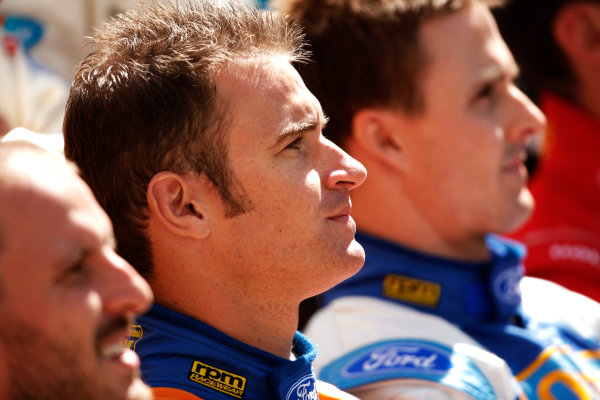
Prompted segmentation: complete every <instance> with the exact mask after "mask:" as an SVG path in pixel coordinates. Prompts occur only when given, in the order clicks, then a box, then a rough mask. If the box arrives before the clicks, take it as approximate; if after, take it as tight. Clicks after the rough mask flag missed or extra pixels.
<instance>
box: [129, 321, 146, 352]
mask: <svg viewBox="0 0 600 400" xmlns="http://www.w3.org/2000/svg"><path fill="white" fill-rule="evenodd" d="M142 336H144V330H143V329H142V326H141V325H130V326H129V336H128V337H127V341H126V342H125V347H127V348H128V349H131V350H133V351H135V345H136V344H137V342H139V341H140V339H141V338H142Z"/></svg>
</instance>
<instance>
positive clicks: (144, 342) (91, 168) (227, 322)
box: [64, 1, 366, 400]
mask: <svg viewBox="0 0 600 400" xmlns="http://www.w3.org/2000/svg"><path fill="white" fill-rule="evenodd" d="M93 43H94V44H95V46H96V48H97V51H95V52H94V53H92V54H90V55H89V56H88V57H86V58H85V59H84V60H83V62H82V64H81V68H80V70H79V71H78V73H77V76H76V77H75V81H74V84H73V86H72V88H71V94H70V97H69V101H68V104H67V110H66V117H65V124H64V134H65V155H66V157H67V158H69V159H71V160H73V161H75V162H76V164H77V165H78V166H79V167H80V168H81V171H82V175H83V177H84V179H85V180H86V181H87V182H88V183H89V184H90V186H91V187H92V190H93V191H94V193H95V194H96V196H97V198H98V199H99V201H100V203H101V204H102V206H103V207H104V208H105V209H106V211H107V213H108V214H109V216H110V217H111V219H112V221H113V224H114V226H115V232H116V237H117V240H118V243H119V248H118V250H119V253H120V254H121V255H122V256H123V257H124V258H125V259H127V260H128V261H130V262H131V263H132V265H134V266H135V267H136V268H137V269H138V271H140V272H142V274H143V275H144V276H145V277H147V278H148V280H149V282H150V285H151V287H152V288H153V290H154V291H155V296H156V304H155V305H154V306H153V307H152V309H151V311H150V312H149V313H147V314H146V315H144V316H142V317H141V318H140V319H139V324H138V326H135V327H134V328H133V330H132V334H131V340H132V347H134V348H135V350H136V352H137V353H138V354H139V355H140V358H141V360H142V373H143V377H144V380H145V381H146V382H147V383H148V384H150V386H152V387H153V389H154V394H155V396H156V397H158V398H161V399H162V398H165V399H167V398H168V399H180V398H185V399H197V398H202V399H215V400H218V399H229V400H230V399H231V398H244V399H245V400H254V399H257V400H258V399H260V400H263V399H282V400H284V399H285V400H288V399H305V398H316V397H317V396H321V398H322V399H328V398H335V399H337V398H350V397H351V396H349V395H347V394H344V393H342V392H340V391H338V390H333V389H332V388H331V387H330V386H324V387H321V386H320V384H319V386H318V387H316V381H315V378H314V375H313V373H312V360H313V358H314V357H315V350H314V349H313V347H312V344H311V343H310V342H309V341H308V340H307V339H306V338H304V337H303V336H302V335H300V334H296V333H295V331H296V326H297V323H298V305H299V303H300V302H301V301H302V300H303V299H305V298H307V297H310V296H313V295H316V294H318V293H320V292H323V291H325V290H326V289H329V288H331V287H332V286H334V285H335V284H337V283H339V282H340V281H342V280H343V279H345V278H347V277H349V276H350V275H352V274H354V273H355V272H356V271H357V270H358V269H359V268H360V267H361V266H362V264H363V262H364V252H363V249H362V247H361V246H360V245H359V244H358V243H357V242H356V241H355V240H354V233H355V225H354V221H353V219H352V218H351V217H350V211H351V205H350V197H349V192H350V190H352V189H354V188H356V187H357V186H359V185H360V184H361V183H362V182H363V180H364V179H365V175H366V172H365V169H364V168H363V166H362V165H361V164H359V163H358V162H356V160H354V159H352V158H351V157H349V156H348V155H347V154H346V153H344V152H343V151H342V150H340V149H339V148H338V147H337V146H335V145H334V144H333V143H332V142H330V141H329V140H327V139H325V138H324V137H323V135H322V133H321V131H322V129H323V127H324V125H325V123H326V118H325V116H324V115H323V112H322V110H321V106H320V104H319V102H318V101H317V99H316V98H315V97H314V96H313V95H312V94H311V93H310V92H309V91H308V90H307V89H306V87H305V86H304V83H303V82H302V80H301V79H300V77H299V75H298V73H297V72H296V71H295V69H294V68H293V67H292V65H291V64H290V61H292V60H297V59H301V58H302V51H301V47H300V46H301V34H300V32H299V30H298V28H297V27H296V26H295V25H293V24H291V23H290V22H289V21H288V20H286V19H285V18H283V17H282V16H280V15H278V14H276V13H273V12H266V11H261V10H259V9H257V8H255V7H252V6H250V5H248V4H245V3H243V2H229V1H226V2H222V1H221V2H209V1H206V2H185V3H181V2H180V3H179V4H160V3H157V4H154V5H152V6H150V7H148V8H141V9H139V10H137V11H136V12H130V13H127V14H125V15H121V16H120V17H118V18H117V19H115V20H113V21H112V22H111V23H110V24H108V25H105V26H104V27H103V29H102V30H101V31H99V32H98V33H97V34H96V35H95V37H94V40H93ZM292 354H293V357H292ZM292 358H293V360H292ZM317 392H319V394H317ZM328 393H329V394H328Z"/></svg>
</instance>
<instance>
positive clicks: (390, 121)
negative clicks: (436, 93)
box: [352, 108, 406, 169]
mask: <svg viewBox="0 0 600 400" xmlns="http://www.w3.org/2000/svg"><path fill="white" fill-rule="evenodd" d="M401 118H402V116H401V115H400V113H399V112H397V111H393V110H387V109H372V108H368V109H362V110H360V111H358V112H357V113H356V114H354V118H353V119H352V130H353V133H352V137H353V138H354V140H355V141H356V144H357V145H358V146H360V147H361V148H362V151H365V152H367V153H368V154H369V155H370V156H371V157H373V158H374V159H375V160H377V161H378V162H380V163H383V164H386V165H387V166H388V167H391V168H394V169H405V168H406V157H405V148H404V144H403V141H402V135H401V133H402V132H401V131H400V126H401V124H400V122H401Z"/></svg>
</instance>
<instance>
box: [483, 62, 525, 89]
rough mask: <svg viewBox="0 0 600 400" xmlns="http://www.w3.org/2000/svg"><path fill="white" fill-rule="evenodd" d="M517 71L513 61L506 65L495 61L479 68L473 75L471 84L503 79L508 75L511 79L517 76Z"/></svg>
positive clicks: (517, 68)
mask: <svg viewBox="0 0 600 400" xmlns="http://www.w3.org/2000/svg"><path fill="white" fill-rule="evenodd" d="M519 73H520V70H519V66H518V65H517V64H514V63H511V64H510V65H508V66H506V67H503V66H502V65H499V64H495V63H494V64H490V65H488V66H487V67H485V68H483V69H481V71H480V72H479V73H478V74H477V75H476V76H475V78H474V80H473V86H479V85H484V84H487V83H489V82H498V81H501V80H504V79H505V78H506V77H510V79H511V80H512V79H515V78H517V77H518V76H519Z"/></svg>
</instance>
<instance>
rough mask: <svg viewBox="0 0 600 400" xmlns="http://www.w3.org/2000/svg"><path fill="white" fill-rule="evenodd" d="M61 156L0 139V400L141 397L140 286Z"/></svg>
mask: <svg viewBox="0 0 600 400" xmlns="http://www.w3.org/2000/svg"><path fill="white" fill-rule="evenodd" d="M113 246H114V238H113V234H112V228H111V224H110V222H109V220H108V217H107V216H106V214H105V213H104V212H103V211H102V209H101V208H100V206H99V205H98V204H97V203H96V201H95V199H94V196H93V195H92V193H91V192H90V190H89V188H88V187H87V186H86V185H85V183H84V182H83V181H82V180H81V179H80V178H79V177H78V176H77V175H76V174H75V172H74V170H73V168H71V166H69V165H67V164H66V163H65V162H64V160H61V159H59V158H58V157H56V156H54V155H52V154H50V153H47V152H46V151H44V150H42V149H40V148H38V147H35V146H33V145H31V144H28V143H25V142H11V143H2V144H0V321H2V324H0V398H2V399H7V400H20V399H98V400H105V399H122V400H134V399H135V400H146V399H150V398H151V394H150V390H149V389H148V387H147V386H146V385H144V384H143V383H142V381H141V379H140V378H139V359H138V357H137V355H136V354H135V353H133V352H132V351H130V350H128V349H126V348H125V341H126V338H127V333H128V325H129V324H130V323H131V322H132V321H133V319H134V317H135V316H136V315H137V314H139V313H142V312H144V311H145V310H146V309H147V308H148V307H149V305H150V302H151V299H152V293H151V291H150V288H149V287H148V284H147V283H146V282H145V281H144V280H143V279H142V278H141V277H140V276H139V275H138V274H137V273H136V272H135V270H134V269H133V268H132V267H131V266H130V265H129V264H127V263H126V262H125V261H124V260H123V259H121V258H120V257H119V256H117V255H116V253H115V252H114V250H113Z"/></svg>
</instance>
